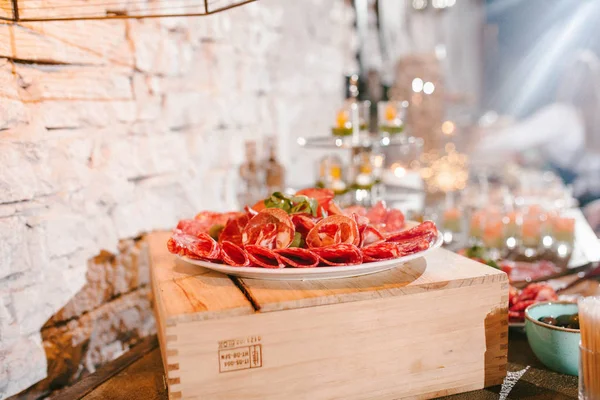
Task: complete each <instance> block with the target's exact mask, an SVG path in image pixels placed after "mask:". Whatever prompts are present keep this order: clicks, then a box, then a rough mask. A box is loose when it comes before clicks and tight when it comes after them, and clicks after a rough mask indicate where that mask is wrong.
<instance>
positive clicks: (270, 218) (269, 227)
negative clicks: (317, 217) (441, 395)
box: [242, 208, 295, 249]
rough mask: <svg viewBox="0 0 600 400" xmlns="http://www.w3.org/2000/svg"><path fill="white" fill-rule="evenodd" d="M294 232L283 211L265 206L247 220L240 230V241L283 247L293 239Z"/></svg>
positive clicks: (271, 247) (274, 247)
mask: <svg viewBox="0 0 600 400" xmlns="http://www.w3.org/2000/svg"><path fill="white" fill-rule="evenodd" d="M294 232H295V230H294V224H293V222H292V220H291V219H290V217H289V215H288V214H287V213H286V212H285V211H283V210H281V209H279V208H266V209H264V210H262V211H261V212H259V213H258V214H256V215H255V216H254V217H252V219H250V221H248V224H247V225H246V226H245V227H244V230H243V231H242V243H243V244H244V246H247V245H257V246H261V247H265V248H267V249H283V248H285V247H287V246H289V245H290V243H291V242H292V240H294Z"/></svg>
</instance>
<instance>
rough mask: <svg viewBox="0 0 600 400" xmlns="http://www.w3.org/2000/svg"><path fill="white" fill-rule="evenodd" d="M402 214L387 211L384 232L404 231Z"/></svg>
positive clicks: (398, 211) (395, 210)
mask: <svg viewBox="0 0 600 400" xmlns="http://www.w3.org/2000/svg"><path fill="white" fill-rule="evenodd" d="M404 224H405V221H404V214H403V213H402V211H400V210H397V209H391V210H389V211H388V213H387V215H386V217H385V232H389V233H391V232H398V231H401V230H402V229H404Z"/></svg>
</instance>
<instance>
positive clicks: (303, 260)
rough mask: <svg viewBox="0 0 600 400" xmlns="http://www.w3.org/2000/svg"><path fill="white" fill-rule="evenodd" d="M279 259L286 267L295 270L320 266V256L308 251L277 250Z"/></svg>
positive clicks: (296, 249)
mask: <svg viewBox="0 0 600 400" xmlns="http://www.w3.org/2000/svg"><path fill="white" fill-rule="evenodd" d="M275 253H276V254H277V255H278V256H279V259H280V260H281V261H282V262H283V263H284V264H286V265H288V266H290V267H294V268H314V267H316V266H317V265H319V261H320V259H319V256H318V255H316V254H315V253H313V252H312V251H310V250H308V249H301V248H299V247H289V248H287V249H279V250H275Z"/></svg>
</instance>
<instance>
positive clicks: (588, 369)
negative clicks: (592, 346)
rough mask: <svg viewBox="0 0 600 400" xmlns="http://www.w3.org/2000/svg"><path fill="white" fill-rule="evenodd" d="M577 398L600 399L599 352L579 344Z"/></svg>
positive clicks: (586, 399)
mask: <svg viewBox="0 0 600 400" xmlns="http://www.w3.org/2000/svg"><path fill="white" fill-rule="evenodd" d="M579 354H580V357H579V400H597V399H600V352H598V351H592V350H589V349H586V348H585V347H583V346H581V345H579Z"/></svg>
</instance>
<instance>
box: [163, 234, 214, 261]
mask: <svg viewBox="0 0 600 400" xmlns="http://www.w3.org/2000/svg"><path fill="white" fill-rule="evenodd" d="M167 248H168V249H169V251H170V252H171V253H174V254H178V255H180V256H186V257H189V258H194V259H201V260H211V261H214V260H219V259H220V258H221V247H220V246H219V244H218V243H217V242H216V241H215V240H214V239H213V238H211V237H210V236H209V235H208V234H206V233H200V234H199V235H197V236H192V235H188V234H186V233H184V232H183V231H181V230H179V229H176V230H175V231H174V232H173V235H172V236H171V238H170V239H169V241H168V242H167Z"/></svg>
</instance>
